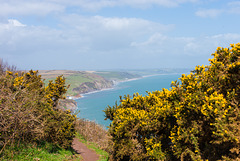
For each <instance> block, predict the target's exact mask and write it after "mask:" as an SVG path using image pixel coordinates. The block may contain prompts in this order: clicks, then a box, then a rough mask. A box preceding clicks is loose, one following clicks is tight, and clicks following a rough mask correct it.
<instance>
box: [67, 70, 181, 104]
mask: <svg viewBox="0 0 240 161" xmlns="http://www.w3.org/2000/svg"><path fill="white" fill-rule="evenodd" d="M174 74H182V73H164V74H151V75H143V76H141V77H138V78H131V79H125V80H119V81H116V80H112V81H113V85H112V87H110V88H103V89H100V90H95V91H91V92H87V93H79V94H78V95H77V97H76V96H71V97H72V99H74V100H77V99H81V98H84V97H86V96H87V95H89V94H93V93H98V92H102V91H106V90H113V89H114V88H115V87H116V86H117V85H118V84H120V83H124V82H130V81H135V80H139V79H144V78H147V77H154V76H159V75H174Z"/></svg>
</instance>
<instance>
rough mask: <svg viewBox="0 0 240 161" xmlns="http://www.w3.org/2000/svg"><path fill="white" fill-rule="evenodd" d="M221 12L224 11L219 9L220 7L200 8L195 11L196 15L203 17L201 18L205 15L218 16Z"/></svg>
mask: <svg viewBox="0 0 240 161" xmlns="http://www.w3.org/2000/svg"><path fill="white" fill-rule="evenodd" d="M223 12H224V11H223V10H220V9H202V10H199V11H197V12H196V13H195V14H196V15H197V16H199V17H203V18H206V17H210V18H214V17H217V16H219V15H220V14H221V13H223Z"/></svg>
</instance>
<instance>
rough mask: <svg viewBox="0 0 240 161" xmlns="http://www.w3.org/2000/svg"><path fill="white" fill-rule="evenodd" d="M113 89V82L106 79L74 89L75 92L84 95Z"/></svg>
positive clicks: (86, 83) (85, 83)
mask: <svg viewBox="0 0 240 161" xmlns="http://www.w3.org/2000/svg"><path fill="white" fill-rule="evenodd" d="M112 87H113V82H112V81H109V80H106V79H98V80H94V81H92V82H84V83H82V84H81V85H80V86H78V87H76V88H73V92H75V93H79V94H83V93H88V92H93V91H97V90H101V89H106V88H112Z"/></svg>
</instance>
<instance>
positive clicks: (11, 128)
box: [0, 70, 76, 155]
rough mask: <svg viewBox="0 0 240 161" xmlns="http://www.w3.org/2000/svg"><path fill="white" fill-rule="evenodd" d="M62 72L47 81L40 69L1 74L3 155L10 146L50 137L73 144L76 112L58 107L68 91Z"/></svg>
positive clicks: (63, 144) (0, 145)
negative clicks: (39, 73) (46, 83)
mask: <svg viewBox="0 0 240 161" xmlns="http://www.w3.org/2000/svg"><path fill="white" fill-rule="evenodd" d="M66 88H67V87H66V85H65V79H64V78H63V77H62V76H59V77H57V78H56V80H55V82H53V81H50V82H49V83H48V85H46V86H45V85H44V83H43V81H42V79H41V76H40V75H38V72H37V71H32V70H31V71H29V72H26V73H24V72H23V73H16V72H11V71H8V72H6V75H4V74H2V75H0V155H1V153H2V152H4V148H5V147H7V146H14V147H15V146H17V145H18V144H22V143H23V144H25V143H34V142H35V143H37V142H42V141H47V142H50V143H53V144H55V145H59V146H61V147H63V148H67V147H70V145H71V142H72V139H73V137H74V135H75V129H74V126H75V120H76V118H75V117H76V116H75V115H72V114H71V113H70V111H62V110H59V109H58V108H56V105H57V102H58V100H59V99H63V98H64V94H65V93H66V90H67V89H66Z"/></svg>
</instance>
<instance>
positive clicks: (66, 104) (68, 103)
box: [57, 99, 77, 113]
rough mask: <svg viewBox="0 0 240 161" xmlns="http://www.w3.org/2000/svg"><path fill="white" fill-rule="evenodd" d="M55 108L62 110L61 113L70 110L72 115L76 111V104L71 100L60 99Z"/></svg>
mask: <svg viewBox="0 0 240 161" xmlns="http://www.w3.org/2000/svg"><path fill="white" fill-rule="evenodd" d="M57 108H59V109H62V110H63V111H66V110H70V111H71V112H72V113H74V112H75V111H76V109H77V102H76V101H75V100H73V99H61V100H58V105H57Z"/></svg>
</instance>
